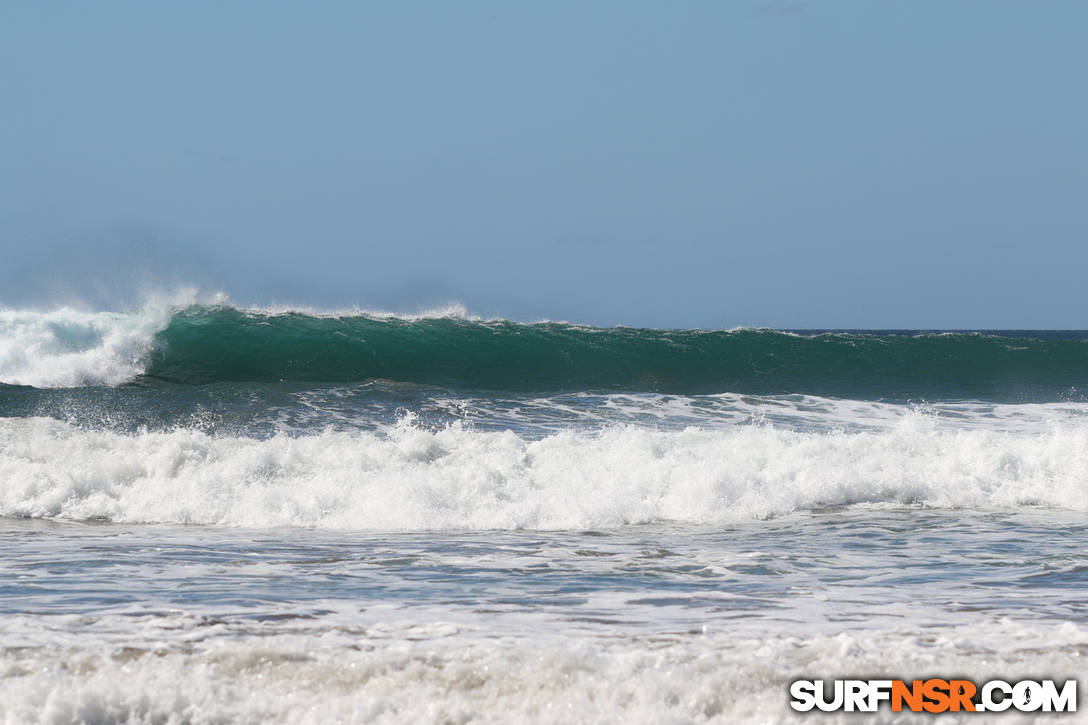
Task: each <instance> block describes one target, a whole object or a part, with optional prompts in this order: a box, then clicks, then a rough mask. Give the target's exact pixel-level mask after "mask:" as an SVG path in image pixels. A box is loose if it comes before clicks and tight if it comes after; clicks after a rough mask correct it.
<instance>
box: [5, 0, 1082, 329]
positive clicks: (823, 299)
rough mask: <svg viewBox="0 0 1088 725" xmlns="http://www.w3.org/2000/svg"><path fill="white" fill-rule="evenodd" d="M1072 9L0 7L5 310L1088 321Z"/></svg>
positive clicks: (973, 323)
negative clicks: (303, 308)
mask: <svg viewBox="0 0 1088 725" xmlns="http://www.w3.org/2000/svg"><path fill="white" fill-rule="evenodd" d="M1086 28H1088V4H1086V3H1083V2H1079V1H1075V0H1070V1H1066V2H1060V1H1053V2H1046V3H1028V2H1022V1H1018V2H1000V1H982V0H977V1H974V2H971V1H966V0H965V1H964V2H954V3H948V2H936V1H919V2H909V3H874V2H867V1H861V0H859V1H856V2H845V1H844V2H835V3H816V2H786V1H783V2H760V1H759V0H755V1H753V2H743V1H742V2H691V3H664V2H629V1H622V2H621V1H615V2H592V3H576V2H567V1H559V2H551V3H510V2H498V1H496V2H474V1H469V2H461V3H440V2H403V3H357V2H327V3H319V4H304V3H287V2H255V1H254V2H188V3H169V4H167V3H146V2H135V1H121V0H118V1H116V2H107V3H75V2H50V3H35V2H29V1H27V2H21V1H19V0H13V1H11V2H5V3H3V4H2V5H0V111H2V115H0V118H2V123H0V260H2V261H0V305H3V306H8V307H12V306H49V305H55V304H62V303H73V302H81V303H83V304H86V305H90V306H109V307H117V306H124V305H132V304H138V303H139V300H140V298H141V296H142V295H145V294H148V293H149V292H150V291H155V290H166V289H171V288H174V287H177V286H180V285H188V286H196V287H199V288H200V289H201V290H204V291H205V292H207V293H213V292H218V291H223V292H226V293H227V294H229V295H230V297H231V298H232V299H233V300H235V301H236V302H239V303H244V304H304V305H309V306H317V307H321V306H324V307H345V306H352V305H358V306H362V307H371V308H382V309H390V310H396V311H413V310H416V309H419V308H421V307H433V306H436V305H442V304H446V303H450V302H459V303H462V304H463V305H465V306H466V307H467V309H468V310H469V312H471V313H474V314H480V315H486V316H505V317H511V318H515V319H530V320H531V319H540V318H550V319H566V320H571V321H576V322H586V323H593V324H605V325H609V324H617V323H623V324H629V325H644V326H660V327H672V326H677V327H696V326H699V327H718V328H720V327H732V326H736V325H766V326H774V327H782V328H801V327H835V328H844V327H855V328H889V327H894V328H910V327H927V328H971V327H984V328H1033V327H1034V328H1088V298H1086V293H1085V291H1084V290H1085V286H1086V285H1085V279H1086V276H1088V206H1086V202H1088V136H1086V133H1088V132H1086V130H1085V129H1088V95H1086V94H1085V92H1084V89H1085V79H1084V74H1085V70H1086V69H1088V42H1085V40H1086V37H1088V36H1086V34H1085V30H1086Z"/></svg>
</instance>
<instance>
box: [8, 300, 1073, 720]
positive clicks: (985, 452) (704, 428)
mask: <svg viewBox="0 0 1088 725" xmlns="http://www.w3.org/2000/svg"><path fill="white" fill-rule="evenodd" d="M1086 392H1088V332H1083V331H1064V332H1063V331H1047V332H1039V331H954V332H949V331H911V330H901V331H834V330H828V331H792V332H790V331H774V330H765V329H736V330H726V331H701V330H649V329H635V328H625V327H617V328H607V329H601V328H593V327H587V326H582V325H576V324H567V323H556V322H543V323H534V324H524V323H518V322H511V321H506V320H480V319H474V318H471V317H469V316H467V315H466V314H464V313H463V312H462V311H458V310H448V311H445V312H439V313H434V314H425V315H418V316H394V315H382V314H374V313H366V312H361V311H348V312H325V313H322V312H315V311H312V310H291V309H283V310H257V309H240V308H236V307H232V306H229V305H226V304H214V305H193V304H186V305H152V306H148V307H146V308H145V309H142V310H139V311H135V312H93V311H86V310H76V309H67V308H65V309H55V310H52V311H27V310H0V552H2V556H0V723H13V724H14V723H33V722H47V723H73V722H79V723H132V724H135V723H235V722H237V723H264V722H282V723H335V722H343V723H357V722H358V723H363V722H379V723H381V722H441V723H447V722H448V723H476V722H481V723H510V722H548V723H571V722H598V723H611V722H616V723H621V722H622V723H628V722H635V723H639V722H645V723H703V722H718V723H744V722H752V723H761V722H788V721H792V720H799V721H800V720H819V721H820V722H829V723H830V722H837V721H839V720H840V719H841V720H842V721H844V722H858V719H857V717H856V716H845V715H844V716H842V717H841V718H839V717H837V716H833V715H831V716H828V715H824V716H816V717H815V718H813V717H801V716H796V715H795V714H794V713H792V711H791V710H790V709H789V706H788V701H789V697H788V683H789V682H790V681H791V680H793V679H796V678H807V679H815V678H824V679H835V678H845V677H877V676H887V677H895V678H904V679H913V678H924V677H928V676H950V675H956V676H963V677H966V678H967V679H972V680H974V681H976V682H977V681H984V680H987V679H991V678H1001V679H1005V680H1010V681H1014V680H1017V679H1021V678H1028V677H1030V678H1040V677H1053V678H1056V679H1062V680H1064V679H1072V678H1079V677H1080V676H1081V674H1082V673H1083V671H1084V670H1085V661H1086V658H1088V516H1086V514H1088V398H1086V397H1085V393H1086ZM1081 685H1082V687H1083V686H1084V685H1085V683H1084V682H1082V683H1081ZM1082 709H1083V708H1082ZM896 718H897V719H896ZM914 719H916V720H918V721H924V722H931V721H933V718H932V716H927V717H924V718H922V717H919V718H914ZM1058 719H1059V720H1061V721H1062V722H1076V721H1081V720H1083V719H1084V716H1083V715H1082V714H1081V713H1079V712H1078V713H1077V714H1076V715H1073V716H1061V717H1059V718H1058ZM876 720H878V721H888V722H893V721H894V722H900V721H911V718H910V717H906V716H901V715H899V714H894V718H893V713H890V712H888V711H884V712H882V713H881V714H880V716H879V717H877V718H876ZM954 721H955V720H954V719H950V718H944V719H941V720H940V722H954ZM973 721H975V722H978V721H979V720H978V718H975V719H974V720H973ZM1001 721H1002V722H1010V723H1011V722H1018V719H1017V716H1016V715H1008V714H1007V715H1005V716H1002V718H1001Z"/></svg>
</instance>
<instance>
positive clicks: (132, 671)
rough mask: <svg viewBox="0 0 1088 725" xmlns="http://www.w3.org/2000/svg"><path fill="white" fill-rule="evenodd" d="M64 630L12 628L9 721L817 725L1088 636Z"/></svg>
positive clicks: (1033, 625) (1065, 670)
mask: <svg viewBox="0 0 1088 725" xmlns="http://www.w3.org/2000/svg"><path fill="white" fill-rule="evenodd" d="M58 619H59V618H55V617H54V618H48V617H39V618H31V617H23V616H15V617H11V618H10V620H9V621H8V622H6V624H7V625H8V628H10V629H12V630H19V631H22V630H26V629H31V630H33V631H34V632H38V633H40V635H41V636H40V637H39V639H42V640H44V642H45V644H40V645H33V644H31V645H29V646H25V645H24V646H21V647H17V648H16V647H12V648H10V649H6V650H3V651H0V722H5V723H13V724H14V723H34V722H39V723H73V722H87V723H120V722H124V723H131V724H132V725H140V724H142V723H163V722H171V723H173V722H178V723H181V722H185V723H194V724H202V723H222V722H232V723H266V722H276V723H280V722H282V723H303V724H305V723H329V722H343V723H356V722H358V723H362V722H377V723H394V722H396V723H400V722H457V723H465V722H483V723H510V722H539V723H569V722H634V723H658V722H676V723H681V722H711V723H766V722H809V721H811V718H806V717H804V716H799V715H798V714H797V713H793V712H792V711H791V710H790V709H789V706H788V694H787V693H788V687H789V682H790V681H791V680H793V679H796V678H801V677H804V678H811V677H818V676H822V677H825V678H834V677H850V676H858V675H861V676H866V677H889V678H890V677H904V678H907V679H910V678H912V677H919V676H937V675H962V674H964V673H968V674H969V675H970V677H971V679H973V680H975V681H978V682H982V681H986V680H989V679H994V678H1000V679H1005V680H1009V681H1016V680H1019V679H1024V678H1031V679H1034V678H1038V677H1040V676H1048V677H1054V678H1056V679H1060V680H1064V679H1067V678H1072V677H1076V676H1077V675H1078V674H1079V673H1080V672H1081V671H1082V669H1083V663H1082V661H1081V660H1082V659H1083V654H1084V652H1085V651H1086V648H1088V632H1085V631H1084V630H1083V629H1082V628H1080V627H1078V626H1077V625H1075V624H1073V623H1070V622H1065V623H1060V622H1045V623H1043V622H1017V621H1011V620H1007V619H1005V620H992V619H978V620H977V621H974V622H972V623H970V624H965V625H962V626H959V627H954V628H945V629H940V630H933V629H925V628H916V627H911V626H904V627H903V628H901V629H899V630H883V631H871V630H869V631H858V632H849V631H846V632H841V633H839V634H835V635H824V634H815V635H809V634H807V633H806V632H805V631H804V628H798V629H797V630H796V631H794V632H783V631H777V632H765V633H761V634H754V635H753V634H751V633H745V634H739V635H738V634H733V633H730V632H729V631H727V630H713V629H712V630H710V631H709V632H706V633H702V634H698V633H673V634H666V633H659V634H656V635H654V636H651V637H644V636H607V635H604V636H586V635H570V634H566V635H564V634H558V633H556V634H546V633H517V634H516V636H509V635H512V634H514V633H509V634H507V635H506V636H504V633H503V632H501V631H494V630H491V629H490V628H482V629H480V630H478V631H474V630H472V629H467V630H466V629H462V628H459V627H457V626H455V625H451V624H447V623H443V622H435V623H432V624H430V625H425V626H414V627H407V628H406V627H397V626H395V625H394V626H368V627H329V628H320V629H318V630H316V631H314V630H313V629H312V624H311V625H309V626H310V627H311V629H310V630H309V631H306V630H302V629H301V628H298V629H295V628H289V627H283V626H279V625H270V626H269V627H268V628H267V629H266V630H265V631H261V632H259V633H253V634H249V635H248V636H246V635H242V634H241V633H236V632H232V631H231V628H230V627H229V626H227V625H226V624H223V623H215V622H214V621H206V620H203V619H202V618H199V617H190V616H185V615H181V614H179V615H174V616H167V617H148V618H140V617H133V616H130V617H115V618H106V619H105V620H104V621H101V622H97V623H94V624H96V625H97V627H87V626H86V625H84V623H82V622H77V621H57V620H58ZM74 619H78V618H69V620H74ZM81 625H83V626H81ZM95 629H100V630H111V629H112V630H113V634H112V636H109V635H104V634H103V633H102V632H96V631H94V630H95ZM88 630H90V631H88ZM154 630H157V631H154ZM20 639H23V638H20ZM876 717H877V719H878V720H880V721H889V722H890V721H894V722H931V721H932V716H927V715H925V714H922V715H919V716H911V715H909V714H906V713H904V714H894V716H893V713H891V712H890V711H889V710H888V709H887V706H885V710H883V711H882V712H881V714H880V715H878V716H876ZM1003 720H1004V721H1006V722H1010V723H1011V722H1023V721H1031V720H1032V718H1031V717H1021V716H1018V715H1016V714H1015V713H1012V714H1009V715H1007V716H1005V717H1004V718H1003ZM946 721H947V722H955V721H957V720H956V719H955V717H954V716H953V717H952V719H950V720H946V719H942V720H941V722H946ZM966 721H967V720H965V722H966ZM819 722H828V723H839V722H843V723H851V722H857V715H856V714H827V715H822V716H821V717H820V718H819Z"/></svg>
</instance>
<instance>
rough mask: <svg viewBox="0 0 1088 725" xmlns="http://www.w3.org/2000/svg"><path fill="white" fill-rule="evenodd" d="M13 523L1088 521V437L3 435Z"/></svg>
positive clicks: (913, 424) (33, 423) (0, 443)
mask: <svg viewBox="0 0 1088 725" xmlns="http://www.w3.org/2000/svg"><path fill="white" fill-rule="evenodd" d="M0 480H3V481H5V482H6V484H5V486H4V487H3V488H0V516H3V517H18V518H61V519H75V520H88V519H98V520H105V521H114V522H123V523H140V522H146V523H173V524H200V525H223V526H242V527H257V528H264V527H283V526H286V527H307V528H319V529H346V530H351V529H360V530H366V529H370V530H377V529H383V530H398V531H423V530H448V529H540V530H549V529H571V530H582V529H591V528H598V527H599V528H614V527H622V526H628V525H634V524H651V523H662V522H679V523H687V524H698V525H719V524H725V523H731V522H737V521H753V520H761V519H766V518H769V517H775V516H780V515H784V514H790V513H793V512H797V511H812V510H819V509H823V508H826V507H839V506H851V505H858V504H865V505H878V506H879V505H889V506H904V505H917V504H922V505H926V506H935V507H941V508H972V509H993V508H999V509H1016V508H1021V507H1030V506H1047V507H1059V508H1064V509H1071V510H1076V511H1088V490H1086V489H1085V486H1084V481H1085V480H1088V426H1085V425H1083V424H1063V425H1055V426H1053V427H1051V428H1050V429H1049V430H1046V431H1040V432H1035V433H1020V432H1002V431H992V430H963V429H948V428H946V427H942V426H940V425H937V423H936V421H934V420H932V419H930V418H929V417H927V416H924V415H920V414H911V415H907V416H905V417H904V418H902V419H901V420H900V421H899V422H898V423H896V424H894V425H892V426H890V427H888V428H886V429H884V430H880V431H873V432H862V433H847V432H829V433H817V432H802V431H789V430H782V429H778V428H773V427H766V426H740V427H735V428H733V429H727V430H716V431H712V430H702V429H697V428H688V429H685V430H680V431H655V430H651V429H645V428H635V427H630V426H620V427H611V428H606V429H603V430H600V431H597V432H592V431H582V432H575V431H566V432H561V433H556V434H552V435H548V436H545V437H543V438H540V439H535V440H534V439H530V438H526V437H523V436H519V435H518V434H516V433H514V432H513V431H505V432H478V431H470V430H463V429H462V428H460V427H458V426H452V427H449V428H445V429H443V430H439V431H429V430H425V429H421V428H419V427H418V426H417V425H415V424H414V423H413V422H412V420H411V418H410V417H407V418H405V419H404V420H402V421H401V423H399V424H398V425H396V426H394V427H393V428H392V429H390V430H389V431H387V432H385V433H369V432H355V433H350V432H323V433H315V434H312V435H308V436H304V437H289V436H275V437H272V438H268V439H263V440H259V439H253V438H248V437H234V436H215V435H208V434H206V433H203V432H199V431H195V430H176V431H173V432H162V433H151V432H149V433H143V434H136V435H128V434H118V433H113V432H108V431H102V430H85V429H80V428H77V427H75V426H73V425H71V424H69V423H65V422H61V421H57V420H52V419H46V418H15V419H12V418H9V419H3V418H0Z"/></svg>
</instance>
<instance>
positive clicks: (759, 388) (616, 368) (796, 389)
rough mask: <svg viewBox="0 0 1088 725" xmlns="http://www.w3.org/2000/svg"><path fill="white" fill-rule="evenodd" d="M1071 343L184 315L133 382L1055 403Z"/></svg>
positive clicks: (1085, 373)
mask: <svg viewBox="0 0 1088 725" xmlns="http://www.w3.org/2000/svg"><path fill="white" fill-rule="evenodd" d="M1025 335H1031V336H1025ZM1074 336H1076V335H1074ZM1080 338H1082V339H1067V337H1063V336H1062V335H1060V334H1045V333H1042V334H1036V333H1024V334H1021V335H1018V336H1011V335H1000V334H978V333H942V334H900V333H896V334H887V333H824V334H794V333H786V332H778V331H774V330H763V329H739V330H732V331H703V330H654V329H637V328H625V327H616V328H592V327H585V326H579V325H570V324H565V323H555V322H542V323H536V324H522V323H515V322H509V321H501V320H500V321H480V320H470V319H463V318H455V317H442V318H424V319H401V318H386V317H372V316H362V315H360V316H314V315H309V314H303V313H298V312H290V313H283V314H272V313H258V312H251V311H243V310H238V309H235V308H231V307H191V308H188V309H185V310H182V311H179V312H177V313H175V314H174V315H173V317H172V319H171V321H170V323H169V325H168V326H167V327H166V328H165V329H164V330H162V331H161V332H159V333H158V334H157V336H156V338H155V341H154V345H153V349H152V352H151V354H150V359H149V361H148V364H147V366H146V372H145V375H144V376H143V377H142V380H143V381H144V382H151V381H165V382H170V383H186V384H204V383H213V382H232V381H238V382H240V381H250V382H279V381H282V382H303V383H344V382H357V381H366V380H375V379H383V380H392V381H398V382H406V383H418V384H425V385H435V386H443V387H448V388H455V389H473V390H510V391H521V392H525V391H542V392H546V391H547V392H551V391H561V390H628V391H645V392H665V393H707V392H725V391H728V392H733V393H752V394H780V393H807V394H813V395H821V396H833V397H843V398H855V399H903V400H911V399H967V398H970V399H981V400H995V401H1026V400H1063V399H1073V398H1075V399H1080V393H1079V391H1080V390H1082V389H1085V388H1086V387H1088V341H1086V340H1085V339H1083V338H1084V335H1083V334H1081V335H1080Z"/></svg>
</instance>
